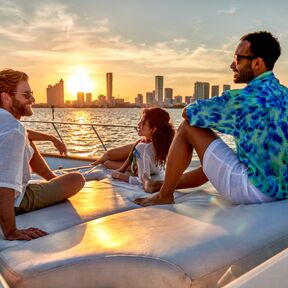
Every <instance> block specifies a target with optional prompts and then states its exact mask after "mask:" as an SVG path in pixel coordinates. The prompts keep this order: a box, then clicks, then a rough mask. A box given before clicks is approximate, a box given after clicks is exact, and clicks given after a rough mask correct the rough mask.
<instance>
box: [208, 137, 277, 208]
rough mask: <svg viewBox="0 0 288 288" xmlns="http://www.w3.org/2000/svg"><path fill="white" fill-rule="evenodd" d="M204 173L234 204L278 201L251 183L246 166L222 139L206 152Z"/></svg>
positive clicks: (219, 191) (211, 145) (217, 140)
mask: <svg viewBox="0 0 288 288" xmlns="http://www.w3.org/2000/svg"><path fill="white" fill-rule="evenodd" d="M203 171H204V173H205V174H206V176H207V178H208V179H209V180H210V182H211V183H212V184H213V186H214V187H215V188H216V190H217V191H218V193H219V194H221V195H222V196H224V197H225V198H226V199H228V200H229V201H231V202H232V203H233V204H252V203H262V202H272V201H275V200H276V199H274V198H271V197H269V196H266V195H265V194H264V193H262V192H261V191H259V190H258V189H257V188H256V187H255V186H254V185H253V184H252V183H250V181H249V179H248V175H247V167H246V165H244V164H243V163H241V162H240V161H239V159H238V158H237V156H236V154H235V153H234V152H233V151H232V149H231V148H230V147H229V146H228V145H226V144H225V143H224V142H223V141H222V139H220V138H218V139H216V140H214V141H213V142H212V143H211V144H210V145H209V146H208V148H207V150H206V151H205V154H204V159H203Z"/></svg>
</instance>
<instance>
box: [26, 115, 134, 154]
mask: <svg viewBox="0 0 288 288" xmlns="http://www.w3.org/2000/svg"><path fill="white" fill-rule="evenodd" d="M21 122H27V123H41V124H43V123H44V124H51V125H52V127H53V128H54V130H55V131H56V134H57V135H58V137H59V139H60V140H61V141H62V142H63V143H65V141H64V139H63V137H62V136H61V133H60V131H59V128H58V127H57V125H59V126H60V125H72V126H73V125H74V126H88V127H91V129H92V130H93V131H94V134H95V135H96V136H97V138H98V140H99V141H100V143H101V145H102V147H103V149H104V150H105V151H107V147H106V145H105V144H104V142H103V140H102V138H101V136H100V134H99V133H98V131H97V128H98V127H106V128H109V127H117V128H134V129H135V130H136V129H137V127H136V126H133V125H118V124H99V123H75V122H61V121H39V120H22V121H21Z"/></svg>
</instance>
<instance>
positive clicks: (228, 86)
mask: <svg viewBox="0 0 288 288" xmlns="http://www.w3.org/2000/svg"><path fill="white" fill-rule="evenodd" d="M230 89H231V85H229V84H224V85H223V92H224V91H226V90H230Z"/></svg>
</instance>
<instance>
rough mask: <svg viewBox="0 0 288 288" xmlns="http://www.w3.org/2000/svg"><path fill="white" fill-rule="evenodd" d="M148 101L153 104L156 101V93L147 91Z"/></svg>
mask: <svg viewBox="0 0 288 288" xmlns="http://www.w3.org/2000/svg"><path fill="white" fill-rule="evenodd" d="M146 103H147V104H148V105H152V104H154V103H155V95H154V93H153V92H146Z"/></svg>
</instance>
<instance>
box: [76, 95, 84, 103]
mask: <svg viewBox="0 0 288 288" xmlns="http://www.w3.org/2000/svg"><path fill="white" fill-rule="evenodd" d="M77 104H78V105H79V106H84V92H78V93H77Z"/></svg>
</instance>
